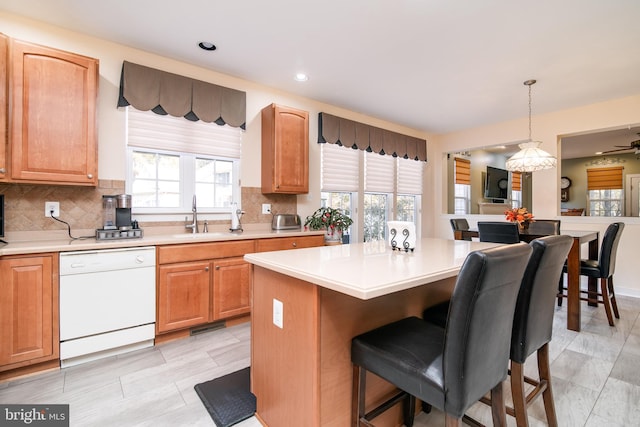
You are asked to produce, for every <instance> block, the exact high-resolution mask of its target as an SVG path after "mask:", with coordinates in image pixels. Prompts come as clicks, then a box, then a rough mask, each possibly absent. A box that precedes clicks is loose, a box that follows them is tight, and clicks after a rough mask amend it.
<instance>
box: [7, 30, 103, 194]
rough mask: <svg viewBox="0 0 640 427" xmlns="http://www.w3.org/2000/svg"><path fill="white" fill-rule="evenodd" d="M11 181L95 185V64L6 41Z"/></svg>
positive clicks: (55, 52)
mask: <svg viewBox="0 0 640 427" xmlns="http://www.w3.org/2000/svg"><path fill="white" fill-rule="evenodd" d="M9 54H10V58H11V69H10V74H9V82H10V85H11V91H10V94H11V96H10V104H9V105H10V107H9V108H10V111H11V114H10V127H9V129H10V131H9V143H10V147H11V159H12V161H11V170H10V173H11V179H12V180H13V181H17V182H35V183H45V182H46V183H58V184H70V185H87V186H95V185H96V184H97V181H98V174H97V169H98V168H97V136H96V99H97V94H98V60H97V59H93V58H88V57H85V56H81V55H76V54H73V53H69V52H63V51H60V50H57V49H52V48H48V47H44V46H39V45H35V44H31V43H26V42H22V41H18V40H13V39H11V42H10V52H9Z"/></svg>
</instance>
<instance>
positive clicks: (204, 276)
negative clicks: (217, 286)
mask: <svg viewBox="0 0 640 427" xmlns="http://www.w3.org/2000/svg"><path fill="white" fill-rule="evenodd" d="M210 270H211V268H210V263H209V262H184V263H178V264H169V265H161V266H160V267H159V268H158V306H157V309H158V313H157V323H156V330H157V332H168V331H172V330H176V329H182V328H187V327H189V326H195V325H200V324H203V323H207V322H208V321H209V296H210V289H209V288H210V282H211V279H210V277H211V273H210Z"/></svg>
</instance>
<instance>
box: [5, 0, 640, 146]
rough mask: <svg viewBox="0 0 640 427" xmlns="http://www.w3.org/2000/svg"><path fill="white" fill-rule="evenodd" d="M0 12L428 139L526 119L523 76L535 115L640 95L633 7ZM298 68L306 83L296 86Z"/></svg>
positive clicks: (237, 2) (332, 2)
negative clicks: (204, 46)
mask: <svg viewBox="0 0 640 427" xmlns="http://www.w3.org/2000/svg"><path fill="white" fill-rule="evenodd" d="M0 10H5V11H8V12H11V13H16V14H20V15H25V16H28V17H31V18H34V19H37V20H41V21H45V22H48V23H52V24H55V25H58V26H61V27H64V28H68V29H72V30H75V31H78V32H81V33H86V34H90V35H93V36H97V37H100V38H103V39H107V40H112V41H114V42H117V43H121V44H124V45H128V46H132V47H135V48H139V49H143V50H145V51H149V52H154V53H157V54H160V55H164V56H168V57H172V58H175V59H178V60H180V61H184V62H188V63H192V64H196V65H199V66H202V67H205V68H210V69H212V70H216V71H218V72H222V73H227V74H230V75H233V76H237V77H240V78H242V79H246V80H249V81H254V82H258V83H261V84H264V85H267V86H270V87H274V88H278V89H281V90H284V91H287V92H290V93H295V94H299V95H301V96H304V97H308V98H312V99H316V100H318V101H321V102H325V103H329V104H332V105H335V106H339V107H343V108H346V109H349V110H353V111H356V112H360V113H363V114H366V115H369V116H373V117H377V118H380V119H383V120H388V121H390V122H394V123H398V124H401V125H405V126H408V127H410V128H414V129H417V130H422V131H426V132H432V133H445V132H451V131H455V130H460V129H465V128H471V127H475V126H479V125H483V124H489V123H496V122H501V121H505V120H510V119H515V118H521V117H526V115H527V113H528V107H527V88H526V86H524V85H523V82H524V81H525V80H527V79H531V78H535V79H537V80H538V83H537V84H536V85H535V86H533V115H534V116H535V115H536V114H541V113H546V112H550V111H556V110H561V109H566V108H571V107H576V106H581V105H586V104H590V103H594V102H600V101H605V100H608V99H615V98H621V97H625V96H629V95H636V94H639V93H640V54H639V51H640V31H638V22H639V21H640V1H638V0H608V1H603V0H561V1H559V0H539V1H535V2H526V3H525V2H521V1H513V0H483V1H468V0H323V1H314V2H311V1H300V0H298V1H292V0H272V1H264V0H182V1H175V0H171V1H169V0H108V1H87V0H20V1H16V0H0ZM0 30H1V29H0ZM203 40H205V41H210V42H213V43H215V44H216V45H217V47H218V49H217V50H216V51H215V52H205V51H203V50H201V49H199V48H198V47H197V44H198V42H200V41H203ZM301 71H302V72H306V73H308V74H309V76H310V77H309V80H308V81H307V82H305V83H299V82H296V81H294V80H293V76H294V74H295V73H297V72H301ZM534 133H535V132H534ZM534 136H535V135H534Z"/></svg>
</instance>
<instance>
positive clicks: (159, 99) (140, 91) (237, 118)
mask: <svg viewBox="0 0 640 427" xmlns="http://www.w3.org/2000/svg"><path fill="white" fill-rule="evenodd" d="M246 103H247V94H246V93H245V92H242V91H239V90H235V89H230V88H227V87H223V86H218V85H214V84H212V83H207V82H203V81H200V80H195V79H191V78H188V77H184V76H180V75H177V74H172V73H168V72H166V71H161V70H156V69H154V68H149V67H145V66H143V65H138V64H134V63H132V62H128V61H124V62H123V63H122V73H121V74H120V96H119V97H118V107H126V106H128V105H132V106H133V107H135V108H137V109H138V110H142V111H148V110H152V111H153V112H154V113H157V114H162V115H166V114H170V115H172V116H175V117H184V118H185V119H188V120H191V121H197V120H202V121H203V122H207V123H216V124H219V125H224V124H227V125H229V126H232V127H239V128H242V129H245V126H246Z"/></svg>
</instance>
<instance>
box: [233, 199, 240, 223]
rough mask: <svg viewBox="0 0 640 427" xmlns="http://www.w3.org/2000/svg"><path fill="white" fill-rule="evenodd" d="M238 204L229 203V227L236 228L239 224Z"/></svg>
mask: <svg viewBox="0 0 640 427" xmlns="http://www.w3.org/2000/svg"><path fill="white" fill-rule="evenodd" d="M237 211H238V204H237V203H231V229H232V230H237V229H238V227H239V226H240V221H239V220H238V213H237Z"/></svg>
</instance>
